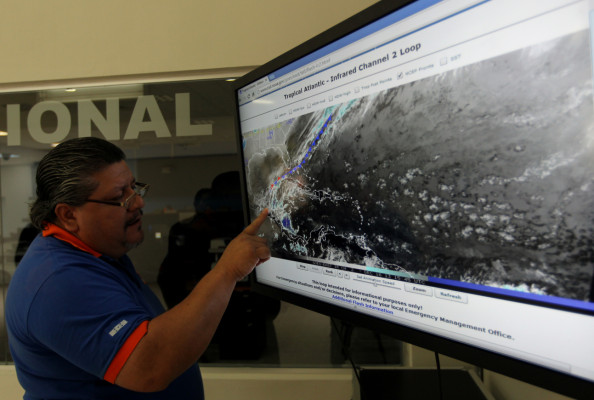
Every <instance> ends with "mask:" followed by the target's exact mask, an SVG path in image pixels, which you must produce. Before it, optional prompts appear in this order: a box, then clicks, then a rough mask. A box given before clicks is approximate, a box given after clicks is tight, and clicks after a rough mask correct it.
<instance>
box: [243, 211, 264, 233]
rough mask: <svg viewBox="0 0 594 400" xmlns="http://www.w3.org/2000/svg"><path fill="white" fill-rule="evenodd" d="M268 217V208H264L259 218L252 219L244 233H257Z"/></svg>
mask: <svg viewBox="0 0 594 400" xmlns="http://www.w3.org/2000/svg"><path fill="white" fill-rule="evenodd" d="M267 217H268V208H265V209H264V210H262V212H261V213H260V215H258V218H256V219H255V220H253V221H252V223H251V224H249V225H248V226H247V227H246V228H245V229H244V230H243V232H244V233H247V234H248V235H255V234H257V233H258V230H259V229H260V227H261V226H262V224H263V223H264V221H266V218H267Z"/></svg>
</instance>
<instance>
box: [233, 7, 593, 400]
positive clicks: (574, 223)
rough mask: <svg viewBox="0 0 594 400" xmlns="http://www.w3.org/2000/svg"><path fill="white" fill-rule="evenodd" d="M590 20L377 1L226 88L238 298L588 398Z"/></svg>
mask: <svg viewBox="0 0 594 400" xmlns="http://www.w3.org/2000/svg"><path fill="white" fill-rule="evenodd" d="M592 15H593V5H592V3H591V2H590V1H575V0H547V1H542V0H522V1H517V0H492V1H473V0H459V1H458V0H454V1H436V0H421V1H416V2H403V1H387V2H380V3H377V4H375V5H373V6H372V7H370V8H368V9H366V10H364V11H363V12H361V13H359V14H357V15H355V16H353V17H352V18H350V19H348V20H346V21H344V22H343V23H341V24H338V25H337V26H335V27H333V28H331V29H329V30H328V31H326V32H324V33H322V34H320V35H319V36H316V37H315V38H313V39H311V40H309V41H307V42H305V43H304V44H302V45H300V46H298V47H296V48H294V49H292V50H290V51H288V52H287V53H285V54H283V55H281V56H280V57H278V58H276V59H274V60H272V61H270V62H269V63H267V64H265V65H263V66H261V67H259V68H257V69H255V70H254V71H252V72H250V73H248V74H247V75H246V76H244V77H242V78H241V79H239V80H238V81H237V82H236V86H235V87H234V90H235V98H236V101H237V126H238V129H239V133H238V137H239V143H240V148H241V153H242V157H243V172H244V189H245V197H246V202H247V203H246V204H247V209H248V214H249V218H254V216H256V215H257V214H258V213H259V212H260V211H261V210H262V209H263V208H265V207H267V208H268V209H269V211H270V217H269V220H268V221H267V223H266V224H265V226H264V227H263V229H262V232H263V234H264V235H265V236H266V237H267V238H268V239H269V242H270V246H271V249H272V255H273V257H272V259H271V260H269V261H268V262H266V263H264V264H263V265H261V266H259V267H258V268H257V269H256V271H255V280H254V287H255V288H256V289H257V290H260V291H262V292H263V293H268V294H271V295H275V296H278V297H280V298H282V299H284V300H287V301H290V302H292V303H295V304H298V305H301V306H304V307H307V308H310V309H312V310H316V311H319V312H322V313H325V314H328V315H331V316H337V317H340V318H344V319H347V320H350V321H352V322H356V323H358V324H362V325H364V326H368V327H370V328H372V329H375V330H378V331H381V332H386V333H389V334H391V335H393V336H395V337H397V338H400V339H402V340H404V341H407V342H410V343H413V344H417V345H419V346H422V347H425V348H427V349H431V350H434V351H437V352H439V353H442V354H447V355H450V356H452V357H455V358H459V359H462V360H466V361H468V362H470V363H473V364H476V365H479V366H482V367H485V368H487V369H490V370H493V371H497V372H500V373H503V374H506V375H509V376H512V377H515V378H518V379H520V380H524V381H527V382H530V383H533V384H536V385H538V386H541V387H544V388H547V389H551V390H554V391H557V392H560V393H564V394H567V395H570V396H575V397H586V396H591V395H592V393H594V389H593V388H594V303H593V302H592V301H593V300H594V290H593V288H592V283H593V272H594V102H593V96H594V94H593V89H592V75H593V73H592V71H593V62H592V52H591V40H592V27H591V24H592V22H591V21H592V20H591V18H592ZM590 398H592V397H590Z"/></svg>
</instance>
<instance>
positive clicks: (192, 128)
mask: <svg viewBox="0 0 594 400" xmlns="http://www.w3.org/2000/svg"><path fill="white" fill-rule="evenodd" d="M175 128H176V129H175V136H206V135H212V125H211V124H199V125H192V123H191V120H190V93H176V94H175Z"/></svg>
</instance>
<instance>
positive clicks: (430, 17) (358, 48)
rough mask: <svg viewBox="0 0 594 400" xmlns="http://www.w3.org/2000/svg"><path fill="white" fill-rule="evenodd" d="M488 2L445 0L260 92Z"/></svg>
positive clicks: (263, 92)
mask: <svg viewBox="0 0 594 400" xmlns="http://www.w3.org/2000/svg"><path fill="white" fill-rule="evenodd" d="M487 1H489V0H487ZM484 2H485V0H463V1H460V0H444V1H442V2H440V3H438V4H435V5H434V6H431V7H429V8H427V9H425V10H423V11H421V12H418V13H416V14H414V15H411V16H410V17H408V18H406V19H404V20H402V21H399V22H398V23H397V24H395V25H392V26H389V27H386V28H384V29H382V30H380V31H377V32H375V33H372V34H371V35H369V36H366V37H365V38H363V39H361V40H358V41H357V42H355V43H353V44H350V45H347V46H345V47H343V48H341V49H340V50H336V51H335V52H333V53H330V54H328V55H327V56H325V57H324V58H322V59H319V60H316V61H313V62H311V63H309V64H307V65H305V66H303V67H301V68H299V69H298V70H295V71H293V72H291V73H289V74H287V75H286V76H284V77H281V78H278V79H275V80H274V81H273V82H270V83H269V84H268V85H267V86H265V87H263V88H262V89H260V95H264V94H266V93H269V92H271V91H274V90H276V89H277V88H279V87H283V86H285V85H287V84H290V83H292V82H295V81H297V80H300V79H303V78H306V77H309V76H311V75H315V74H316V73H317V72H319V71H321V70H323V69H326V68H328V67H329V66H335V65H337V64H340V63H341V62H343V61H345V60H349V59H351V58H353V56H355V55H359V54H361V53H363V52H365V51H369V50H373V49H375V48H378V47H381V46H383V45H385V44H386V43H388V42H390V41H392V40H394V39H395V38H399V37H402V36H404V35H406V34H409V33H411V32H414V31H416V30H418V29H420V28H422V27H423V26H425V25H427V23H428V22H432V21H439V20H441V19H443V18H446V17H449V16H451V15H454V14H457V13H459V12H460V11H463V10H465V9H467V8H470V7H472V6H474V5H477V4H479V3H484ZM378 38H379V39H378ZM382 38H386V39H384V41H383V42H379V40H381V39H382Z"/></svg>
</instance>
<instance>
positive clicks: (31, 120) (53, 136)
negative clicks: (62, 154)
mask: <svg viewBox="0 0 594 400" xmlns="http://www.w3.org/2000/svg"><path fill="white" fill-rule="evenodd" d="M45 112H53V113H54V114H56V118H57V124H56V130H55V131H53V132H44V130H43V129H42V128H41V117H42V116H43V113H45ZM27 126H28V127H29V133H30V134H31V137H32V138H33V139H35V140H36V141H38V142H39V143H54V142H60V141H62V140H64V139H65V138H66V136H68V132H70V128H71V126H72V120H71V118H70V111H68V108H67V107H66V106H65V105H64V104H62V103H60V102H58V101H42V102H41V103H37V104H35V105H34V106H33V107H32V108H31V111H29V115H28V117H27Z"/></svg>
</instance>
